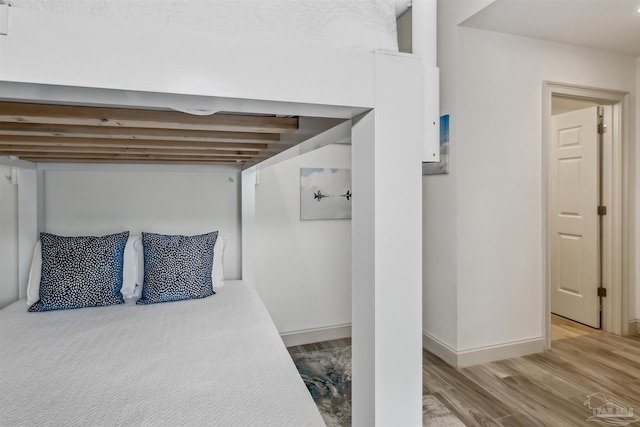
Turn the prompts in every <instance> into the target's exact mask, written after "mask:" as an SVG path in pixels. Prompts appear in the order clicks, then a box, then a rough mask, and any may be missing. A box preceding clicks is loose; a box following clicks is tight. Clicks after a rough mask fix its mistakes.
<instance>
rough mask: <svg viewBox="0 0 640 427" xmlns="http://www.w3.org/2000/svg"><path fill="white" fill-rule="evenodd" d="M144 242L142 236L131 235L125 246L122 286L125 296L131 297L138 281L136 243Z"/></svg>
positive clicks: (121, 291)
mask: <svg viewBox="0 0 640 427" xmlns="http://www.w3.org/2000/svg"><path fill="white" fill-rule="evenodd" d="M138 243H139V244H140V245H141V244H142V239H140V236H135V235H133V236H129V239H128V240H127V244H126V246H125V247H124V264H123V266H122V288H121V289H120V293H122V296H123V297H125V298H131V297H132V296H133V294H134V292H135V289H136V284H137V283H138V269H139V268H138V251H136V245H137V244H138Z"/></svg>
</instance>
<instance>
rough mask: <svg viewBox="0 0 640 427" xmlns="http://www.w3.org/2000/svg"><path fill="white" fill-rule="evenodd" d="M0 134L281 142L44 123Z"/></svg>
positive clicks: (0, 127)
mask: <svg viewBox="0 0 640 427" xmlns="http://www.w3.org/2000/svg"><path fill="white" fill-rule="evenodd" d="M0 135H13V136H44V137H49V138H51V137H56V138H57V137H69V138H113V139H151V140H172V141H203V142H205V141H206V142H232V143H263V144H264V143H267V144H268V143H272V142H278V141H280V134H279V133H258V132H221V131H204V130H178V129H153V128H123V127H110V126H79V125H78V126H73V125H67V126H65V125H55V124H44V123H12V122H10V123H3V122H0Z"/></svg>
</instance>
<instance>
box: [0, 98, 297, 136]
mask: <svg viewBox="0 0 640 427" xmlns="http://www.w3.org/2000/svg"><path fill="white" fill-rule="evenodd" d="M0 122H10V123H46V124H57V125H62V124H63V125H83V126H109V127H131V128H157V129H190V130H208V131H224V132H260V133H262V132H266V133H292V132H295V131H297V130H298V118H297V117H273V116H255V115H239V114H213V115H210V116H197V115H192V114H187V113H182V112H178V111H164V110H142V109H128V108H107V107H85V106H81V107H80V106H69V105H50V104H28V103H18V102H0Z"/></svg>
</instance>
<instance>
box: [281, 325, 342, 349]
mask: <svg viewBox="0 0 640 427" xmlns="http://www.w3.org/2000/svg"><path fill="white" fill-rule="evenodd" d="M350 336H351V323H345V324H343V325H334V326H327V327H324V328H313V329H303V330H299V331H292V332H283V333H281V334H280V337H281V338H282V341H283V342H284V345H285V346H286V347H292V346H294V345H304V344H311V343H315V342H320V341H329V340H337V339H341V338H348V337H350Z"/></svg>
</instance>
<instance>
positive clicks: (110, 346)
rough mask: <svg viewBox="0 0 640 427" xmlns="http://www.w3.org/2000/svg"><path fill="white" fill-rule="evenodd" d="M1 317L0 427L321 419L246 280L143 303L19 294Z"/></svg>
mask: <svg viewBox="0 0 640 427" xmlns="http://www.w3.org/2000/svg"><path fill="white" fill-rule="evenodd" d="M0 324H1V325H2V328H1V329H0V343H1V344H0V361H2V363H1V365H0V424H2V425H7V426H8V425H25V426H26V425H68V426H72V425H77V426H86V425H146V426H157V425H168V426H177V425H193V426H195V425H220V426H240V425H264V426H322V425H324V423H323V421H322V419H321V417H320V415H319V413H318V410H317V408H316V407H315V404H314V403H313V400H312V399H311V397H310V395H309V392H308V390H307V389H306V387H305V385H304V383H303V382H302V380H301V378H300V376H299V375H298V372H297V370H296V369H295V366H294V365H293V362H292V360H291V358H290V357H289V354H288V352H287V350H286V349H285V347H284V345H283V343H282V340H281V339H280V336H279V335H278V332H277V331H276V329H275V326H274V325H273V322H272V321H271V319H270V317H269V314H268V313H267V311H266V309H265V307H264V305H263V304H262V302H261V301H260V299H259V297H258V296H257V294H256V292H255V290H254V289H253V288H252V286H251V285H249V284H247V283H245V282H242V281H227V283H226V284H225V286H224V288H222V289H219V290H218V291H217V292H216V294H215V295H214V296H211V297H208V298H203V299H195V300H186V301H179V302H172V303H164V304H154V305H148V306H137V305H135V304H129V303H127V304H124V305H115V306H108V307H92V308H82V309H76V310H60V311H52V312H47V313H28V312H27V308H26V305H25V301H24V300H19V301H17V302H15V303H13V304H11V305H10V306H8V307H6V308H5V309H3V310H1V311H0ZM292 408H295V410H292Z"/></svg>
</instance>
